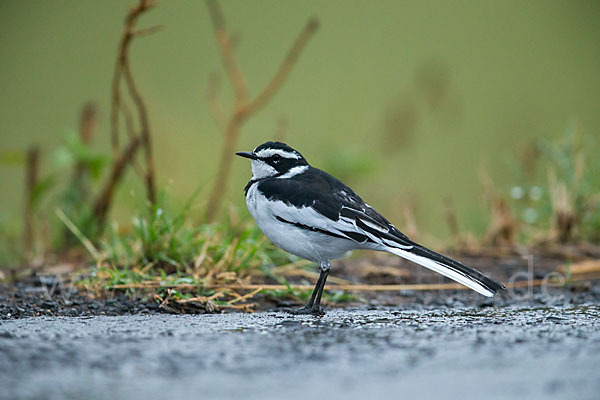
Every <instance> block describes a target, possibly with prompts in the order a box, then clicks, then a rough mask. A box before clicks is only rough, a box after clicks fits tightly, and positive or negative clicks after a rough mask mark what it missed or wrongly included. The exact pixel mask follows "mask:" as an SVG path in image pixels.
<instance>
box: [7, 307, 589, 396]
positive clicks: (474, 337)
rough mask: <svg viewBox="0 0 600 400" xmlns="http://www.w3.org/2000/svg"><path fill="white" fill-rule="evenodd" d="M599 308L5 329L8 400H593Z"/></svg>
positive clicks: (41, 321) (41, 322) (177, 319)
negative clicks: (437, 399)
mask: <svg viewBox="0 0 600 400" xmlns="http://www.w3.org/2000/svg"><path fill="white" fill-rule="evenodd" d="M599 317H600V306H597V305H578V306H573V307H552V308H519V307H502V308H495V307H486V308H448V309H443V310H439V309H433V308H430V309H428V308H426V307H421V308H419V309H411V308H406V309H393V310H392V309H378V310H367V309H356V310H334V311H330V312H329V313H327V315H325V316H324V317H313V316H301V317H298V316H291V315H287V314H285V313H280V312H267V313H256V314H219V315H123V316H114V317H110V316H94V317H33V318H22V319H14V320H6V321H1V322H0V387H1V389H0V398H3V399H111V400H114V399H165V398H169V399H178V398H194V399H198V398H202V399H270V398H277V399H321V398H333V399H342V398H343V399H352V398H357V399H358V398H360V399H365V398H369V397H371V396H375V397H372V398H377V399H401V398H407V399H410V398H463V399H471V398H473V399H474V398H485V399H503V398H524V399H575V398H577V399H597V398H598V397H597V396H598V393H600V318H599Z"/></svg>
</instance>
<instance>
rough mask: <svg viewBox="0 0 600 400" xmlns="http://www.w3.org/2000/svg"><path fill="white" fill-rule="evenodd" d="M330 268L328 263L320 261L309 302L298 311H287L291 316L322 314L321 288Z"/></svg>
mask: <svg viewBox="0 0 600 400" xmlns="http://www.w3.org/2000/svg"><path fill="white" fill-rule="evenodd" d="M330 268H331V263H330V262H329V261H321V274H320V275H319V279H318V280H317V283H316V284H315V288H314V290H313V292H312V295H311V296H310V300H309V301H308V303H307V304H306V306H304V307H302V308H300V309H298V310H289V312H290V313H291V314H316V315H322V314H324V312H323V309H322V308H321V296H322V295H323V288H324V287H325V281H327V276H328V275H329V269H330Z"/></svg>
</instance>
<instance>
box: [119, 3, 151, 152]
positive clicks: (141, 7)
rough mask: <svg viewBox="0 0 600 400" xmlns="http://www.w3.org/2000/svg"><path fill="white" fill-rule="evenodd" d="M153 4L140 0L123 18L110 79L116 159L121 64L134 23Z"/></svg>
mask: <svg viewBox="0 0 600 400" xmlns="http://www.w3.org/2000/svg"><path fill="white" fill-rule="evenodd" d="M154 6H155V4H154V3H153V2H151V1H149V0H140V1H139V3H138V4H137V6H134V7H132V8H131V9H130V11H129V13H128V14H127V18H126V19H125V26H124V27H123V35H122V36H121V42H120V43H119V51H118V53H117V60H116V62H115V71H114V73H113V80H112V102H111V112H110V116H111V118H110V119H111V144H112V151H113V157H114V158H115V159H116V158H117V157H119V154H120V153H119V108H120V103H121V93H120V89H119V86H120V82H121V74H122V71H123V66H124V65H125V64H126V63H127V54H128V51H129V44H130V43H131V40H132V39H133V38H134V36H135V29H134V28H135V24H136V23H137V20H138V18H139V17H140V15H142V14H143V13H144V12H145V11H147V10H149V9H150V8H152V7H154Z"/></svg>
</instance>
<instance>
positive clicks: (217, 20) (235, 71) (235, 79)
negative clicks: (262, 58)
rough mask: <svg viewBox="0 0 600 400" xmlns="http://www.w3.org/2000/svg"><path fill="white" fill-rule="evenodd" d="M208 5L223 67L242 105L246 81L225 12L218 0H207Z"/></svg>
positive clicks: (245, 91) (245, 95) (244, 98)
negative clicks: (228, 29)
mask: <svg viewBox="0 0 600 400" xmlns="http://www.w3.org/2000/svg"><path fill="white" fill-rule="evenodd" d="M206 5H207V6H208V11H209V13H210V17H211V19H212V22H213V26H214V28H215V37H216V40H217V45H218V46H219V50H220V51H221V58H222V61H223V67H224V68H225V71H227V74H228V75H229V79H231V83H232V85H233V89H234V91H235V97H236V102H237V103H238V105H241V104H243V103H244V102H245V101H246V97H247V87H246V80H245V79H244V75H243V74H242V71H241V70H240V67H239V65H238V62H237V60H236V58H235V55H234V52H233V45H232V40H231V36H230V35H229V33H228V32H227V26H226V24H225V16H224V15H223V10H222V9H221V5H220V4H219V2H218V1H217V0H206Z"/></svg>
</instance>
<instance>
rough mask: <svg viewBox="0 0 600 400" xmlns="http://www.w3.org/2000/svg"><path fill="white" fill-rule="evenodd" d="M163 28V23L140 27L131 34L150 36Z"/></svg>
mask: <svg viewBox="0 0 600 400" xmlns="http://www.w3.org/2000/svg"><path fill="white" fill-rule="evenodd" d="M163 29H165V27H164V26H163V25H156V26H152V27H150V28H144V29H138V30H137V31H134V32H132V33H131V34H132V35H133V36H135V37H141V36H148V35H152V34H153V33H156V32H160V31H162V30H163Z"/></svg>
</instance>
